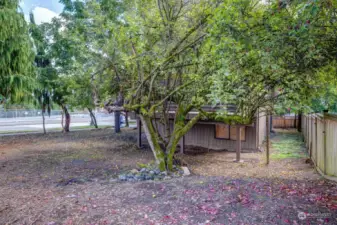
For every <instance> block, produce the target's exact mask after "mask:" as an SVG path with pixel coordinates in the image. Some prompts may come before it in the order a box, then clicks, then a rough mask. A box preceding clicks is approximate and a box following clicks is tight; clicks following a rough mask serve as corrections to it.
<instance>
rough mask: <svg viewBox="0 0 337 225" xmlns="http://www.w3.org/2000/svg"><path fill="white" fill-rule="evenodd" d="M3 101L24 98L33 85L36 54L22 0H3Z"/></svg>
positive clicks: (0, 8)
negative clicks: (20, 5) (22, 8)
mask: <svg viewBox="0 0 337 225" xmlns="http://www.w3.org/2000/svg"><path fill="white" fill-rule="evenodd" d="M0 24H1V29H0V102H1V103H4V102H6V101H8V100H11V101H17V100H22V99H23V98H24V97H26V96H30V95H31V93H30V91H31V89H29V87H32V86H33V78H32V75H33V62H34V53H33V48H32V43H31V41H30V38H29V33H28V26H27V23H26V21H25V19H24V16H23V14H22V13H20V12H19V0H2V1H0Z"/></svg>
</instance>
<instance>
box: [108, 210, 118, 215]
mask: <svg viewBox="0 0 337 225" xmlns="http://www.w3.org/2000/svg"><path fill="white" fill-rule="evenodd" d="M110 213H111V214H117V213H118V212H117V211H116V210H114V209H111V211H110Z"/></svg>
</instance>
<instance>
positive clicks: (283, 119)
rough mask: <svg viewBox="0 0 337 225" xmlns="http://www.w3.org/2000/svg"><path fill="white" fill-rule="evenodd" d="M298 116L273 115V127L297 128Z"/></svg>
mask: <svg viewBox="0 0 337 225" xmlns="http://www.w3.org/2000/svg"><path fill="white" fill-rule="evenodd" d="M297 127H298V117H297V116H273V128H297Z"/></svg>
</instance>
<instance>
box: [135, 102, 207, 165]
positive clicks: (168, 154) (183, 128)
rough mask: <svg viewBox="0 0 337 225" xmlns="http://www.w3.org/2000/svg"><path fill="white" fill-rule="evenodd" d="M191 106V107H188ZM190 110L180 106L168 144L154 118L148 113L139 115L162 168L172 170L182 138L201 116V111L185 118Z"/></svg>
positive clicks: (158, 163)
mask: <svg viewBox="0 0 337 225" xmlns="http://www.w3.org/2000/svg"><path fill="white" fill-rule="evenodd" d="M187 108H190V107H187ZM188 113H189V110H184V109H183V107H181V106H178V108H177V111H176V116H175V120H174V124H173V131H172V132H171V134H170V138H169V139H168V142H167V144H164V145H163V144H162V145H161V143H162V141H163V140H162V138H161V137H160V136H159V135H160V132H159V130H158V128H157V127H155V126H153V122H152V118H151V117H149V116H148V115H139V117H140V119H141V121H142V124H143V128H144V132H145V135H146V137H147V140H148V142H149V145H150V147H151V150H152V152H153V154H154V156H155V159H156V163H157V165H158V167H159V169H160V170H162V171H163V170H168V171H171V170H172V169H173V156H174V153H175V152H176V149H177V146H178V144H179V141H180V139H181V138H182V137H183V136H184V135H185V134H186V133H187V132H188V131H189V130H190V129H191V128H192V127H193V126H194V124H196V123H197V122H198V121H199V119H200V118H201V113H199V114H197V115H196V116H195V117H194V118H192V119H191V120H188V121H187V120H185V118H186V115H187V114H188Z"/></svg>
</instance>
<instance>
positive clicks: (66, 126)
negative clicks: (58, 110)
mask: <svg viewBox="0 0 337 225" xmlns="http://www.w3.org/2000/svg"><path fill="white" fill-rule="evenodd" d="M61 107H62V110H63V114H64V117H65V123H64V126H63V132H69V131H70V129H69V128H70V114H69V111H68V109H67V106H65V105H61Z"/></svg>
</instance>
